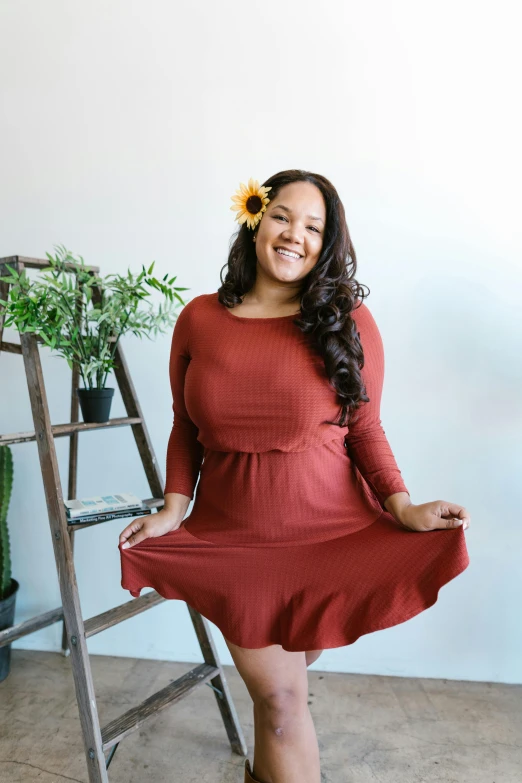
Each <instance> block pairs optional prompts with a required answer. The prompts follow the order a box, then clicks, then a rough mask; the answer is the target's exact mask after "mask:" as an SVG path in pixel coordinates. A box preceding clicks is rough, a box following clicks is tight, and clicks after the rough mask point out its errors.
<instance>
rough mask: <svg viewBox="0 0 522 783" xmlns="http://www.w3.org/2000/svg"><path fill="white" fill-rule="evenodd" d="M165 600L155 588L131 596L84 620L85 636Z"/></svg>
mask: <svg viewBox="0 0 522 783" xmlns="http://www.w3.org/2000/svg"><path fill="white" fill-rule="evenodd" d="M166 600H167V599H166V598H164V597H163V596H162V595H160V594H159V593H157V592H156V591H155V590H151V591H150V592H149V593H145V595H140V597H139V598H133V599H132V601H126V602H125V603H124V604H120V605H119V606H115V607H114V608H113V609H108V610H107V611H106V612H102V613H101V614H97V615H96V616H95V617H91V618H89V620H85V621H84V627H85V636H86V637H87V638H89V637H90V636H94V635H95V634H97V633H100V631H105V630H106V629H107V628H112V626H113V625H117V624H118V623H121V622H123V621H124V620H128V619H129V617H135V616H136V615H137V614H141V612H145V611H147V609H150V608H151V607H153V606H157V605H158V604H161V603H163V601H166Z"/></svg>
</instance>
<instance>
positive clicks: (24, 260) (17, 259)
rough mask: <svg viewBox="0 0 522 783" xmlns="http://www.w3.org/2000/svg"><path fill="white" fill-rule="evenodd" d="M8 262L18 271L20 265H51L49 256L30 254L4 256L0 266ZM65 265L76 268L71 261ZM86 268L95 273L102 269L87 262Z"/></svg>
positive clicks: (37, 267) (70, 268)
mask: <svg viewBox="0 0 522 783" xmlns="http://www.w3.org/2000/svg"><path fill="white" fill-rule="evenodd" d="M6 264H9V266H14V267H16V268H17V271H19V269H18V267H19V266H25V267H27V269H44V268H45V267H48V266H50V263H49V259H48V258H29V257H28V256H4V258H0V267H2V266H5V265H6ZM65 267H66V269H69V270H70V271H71V272H73V271H74V270H75V269H76V266H75V264H71V263H67V264H65ZM84 269H85V271H86V272H94V273H95V274H98V272H99V271H100V267H99V266H89V265H87V264H85V267H84ZM0 274H1V272H0Z"/></svg>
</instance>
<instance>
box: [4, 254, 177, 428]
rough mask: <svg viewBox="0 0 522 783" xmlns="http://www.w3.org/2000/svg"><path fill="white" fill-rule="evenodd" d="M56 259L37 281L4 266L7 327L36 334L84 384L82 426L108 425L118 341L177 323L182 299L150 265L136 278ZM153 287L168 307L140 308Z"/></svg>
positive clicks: (76, 260) (67, 257) (63, 256)
mask: <svg viewBox="0 0 522 783" xmlns="http://www.w3.org/2000/svg"><path fill="white" fill-rule="evenodd" d="M54 247H55V251H56V255H55V256H54V257H53V256H52V255H50V254H49V253H46V256H47V258H48V259H49V266H48V267H45V268H44V269H43V270H42V271H41V272H40V278H39V279H36V280H31V279H30V278H29V276H28V275H27V272H26V270H25V269H22V271H21V272H20V273H18V272H17V271H16V269H14V268H12V267H8V269H9V272H10V275H6V276H4V277H2V281H3V282H4V283H8V284H10V285H11V287H10V288H9V296H8V297H7V301H4V300H1V299H0V305H3V306H5V309H6V319H5V326H6V327H8V326H14V327H15V328H16V329H17V330H18V331H19V332H34V333H35V334H37V335H39V336H40V337H41V338H42V340H43V341H44V342H45V343H46V344H47V345H49V347H50V348H51V349H52V350H54V351H55V352H56V353H57V354H58V355H60V356H62V357H64V358H65V359H66V361H67V363H68V365H69V367H70V368H71V369H72V368H73V367H74V366H75V365H76V366H77V367H78V369H79V374H80V376H81V379H82V381H83V384H84V388H78V389H77V393H78V396H79V400H80V406H81V410H82V414H83V420H84V421H85V422H103V421H108V419H109V413H110V406H111V402H112V396H113V394H114V388H112V387H106V385H105V384H106V382H107V376H108V374H109V372H110V370H112V369H113V367H114V365H115V354H116V348H117V346H118V342H119V340H120V337H121V336H122V335H124V334H126V333H127V332H132V333H133V334H135V335H136V336H137V337H140V338H141V337H142V336H143V335H145V336H146V337H148V338H149V339H151V338H150V333H154V335H157V333H158V331H159V332H163V331H164V328H165V327H166V326H172V324H173V323H174V321H175V320H176V317H177V313H176V312H175V309H176V308H178V307H179V305H180V304H181V305H184V304H185V302H184V301H183V299H182V298H181V297H180V295H179V293H178V291H186V290H188V289H187V288H180V287H177V286H174V285H173V283H174V281H175V280H176V276H174V277H171V278H170V280H167V278H168V275H165V276H164V277H163V279H162V280H157V279H156V278H155V277H153V276H152V271H153V269H154V264H155V263H156V262H155V261H154V262H153V263H152V264H151V266H150V267H149V269H148V270H146V269H145V267H144V266H142V271H141V272H140V273H139V274H138V275H133V274H131V272H130V270H128V271H127V275H120V274H110V275H106V276H105V277H100V276H98V275H97V274H95V273H94V272H92V271H89V269H88V267H86V266H85V262H84V260H83V257H82V256H79V257H78V258H75V257H74V256H73V255H72V253H70V251H68V250H66V248H65V247H64V246H63V245H55V246H54ZM146 286H148V287H149V288H151V289H156V290H158V291H160V292H161V293H162V294H163V295H164V297H165V300H166V302H165V303H161V302H160V304H159V306H158V309H157V310H154V307H153V306H152V305H151V303H150V302H147V305H148V307H144V306H143V303H144V301H145V300H146V298H147V297H148V296H150V293H151V292H150V291H149V290H147V288H146Z"/></svg>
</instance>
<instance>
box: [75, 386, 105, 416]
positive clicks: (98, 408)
mask: <svg viewBox="0 0 522 783" xmlns="http://www.w3.org/2000/svg"><path fill="white" fill-rule="evenodd" d="M76 392H77V394H78V397H79V399H80V408H81V409H82V416H83V420H84V422H86V423H87V422H95V421H109V414H110V412H111V403H112V398H113V395H114V389H76Z"/></svg>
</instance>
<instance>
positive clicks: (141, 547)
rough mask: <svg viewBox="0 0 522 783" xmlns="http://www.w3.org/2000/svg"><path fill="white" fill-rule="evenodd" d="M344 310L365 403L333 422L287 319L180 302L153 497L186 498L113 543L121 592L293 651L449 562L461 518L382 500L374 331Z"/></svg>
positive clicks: (321, 376) (346, 636)
mask: <svg viewBox="0 0 522 783" xmlns="http://www.w3.org/2000/svg"><path fill="white" fill-rule="evenodd" d="M358 304H359V303H358ZM352 317H353V318H354V320H355V322H356V324H357V331H358V332H359V334H360V339H361V343H362V346H363V351H364V356H365V364H364V367H363V369H362V371H361V373H362V378H363V381H364V383H365V386H366V393H367V395H368V397H369V398H370V402H368V403H362V405H361V407H360V408H359V409H358V411H357V412H356V415H358V421H357V422H354V423H352V425H351V426H350V428H348V427H339V426H338V425H337V424H330V423H329V421H334V420H336V419H337V417H338V413H339V410H340V408H339V403H338V401H337V395H336V392H335V390H334V389H333V387H332V386H331V385H330V383H329V380H328V377H327V375H326V372H325V369H324V362H323V359H322V357H321V355H320V354H319V353H318V352H317V351H316V350H315V349H313V348H312V347H311V345H310V341H309V338H308V337H307V336H306V335H304V334H303V333H302V332H301V330H300V329H299V328H298V327H297V326H296V324H295V323H294V320H295V318H296V316H295V315H287V316H279V317H273V318H246V317H243V316H238V315H234V314H233V311H232V310H229V309H227V308H226V307H225V306H224V305H223V304H221V302H220V301H219V300H218V295H217V293H211V294H201V295H200V296H196V297H195V298H194V299H192V300H191V301H190V302H189V303H188V304H187V305H185V307H184V308H183V310H182V311H181V312H180V313H179V315H178V318H177V321H176V324H175V326H174V331H173V337H172V349H171V357H170V380H171V386H172V395H173V411H174V424H173V428H172V431H171V435H170V439H169V443H168V448H167V477H166V483H165V493H167V492H181V493H182V494H184V495H187V496H189V497H191V498H194V503H193V507H192V511H191V513H190V514H189V515H188V516H187V517H186V518H185V519H184V520H183V523H182V525H181V527H180V528H179V529H178V530H175V531H172V532H171V533H167V534H166V535H163V536H160V537H158V538H148V539H146V540H145V541H142V542H140V543H139V544H136V545H134V546H133V547H130V548H128V549H121V545H119V549H120V555H121V568H122V580H121V584H122V587H123V588H125V589H126V590H129V591H130V593H131V594H132V595H133V596H135V597H137V596H139V594H140V591H141V590H142V588H144V587H153V588H155V589H156V590H157V592H158V593H160V594H161V595H162V596H164V597H166V598H176V599H180V600H183V601H185V602H186V603H188V604H189V605H190V606H192V607H193V608H194V609H196V610H197V611H198V612H200V613H201V614H202V615H203V616H204V617H206V618H207V619H208V620H211V621H212V622H213V623H214V624H215V625H216V626H217V627H218V628H219V629H220V630H221V631H222V633H223V635H224V636H225V638H226V639H228V640H229V641H231V642H233V643H235V644H238V645H240V646H241V647H248V648H258V647H266V646H268V645H270V644H280V645H282V647H283V648H284V649H285V650H289V651H302V650H316V649H328V648H333V647H342V646H344V645H348V644H352V643H353V642H355V641H356V639H358V638H359V637H360V636H362V635H363V634H367V633H371V632H373V631H377V630H380V629H382V628H388V627H390V626H393V625H397V624H399V623H402V622H404V621H405V620H408V619H409V618H411V617H414V616H415V615H416V614H418V613H419V612H422V611H423V610H424V609H427V608H428V607H430V606H432V605H433V604H434V603H435V601H436V600H437V596H438V592H439V590H440V588H441V587H442V586H443V585H444V584H446V583H447V582H449V581H450V580H451V579H454V578H455V577H456V576H457V575H458V574H460V573H461V572H462V571H464V569H465V568H466V567H467V566H468V564H469V557H468V552H467V549H466V541H465V534H464V531H463V529H462V527H459V528H454V529H438V530H431V531H426V532H417V531H413V530H410V529H406V528H403V527H401V526H400V525H399V524H398V523H397V522H396V521H395V519H394V518H393V516H392V515H391V514H390V513H389V512H388V511H386V509H385V508H384V505H383V502H384V500H385V499H386V498H387V497H389V496H390V495H392V494H393V493H395V492H408V490H407V488H406V485H405V483H404V481H403V478H402V475H401V472H400V470H399V468H398V467H397V463H396V462H395V458H394V456H393V453H392V450H391V447H390V445H389V443H388V440H387V438H386V435H385V432H384V430H383V428H382V424H381V420H380V401H381V393H382V384H383V375H384V353H383V344H382V340H381V336H380V333H379V330H378V328H377V324H376V323H375V320H374V318H373V316H372V315H371V312H370V310H369V309H368V307H367V306H366V305H365V304H364V302H363V303H361V304H360V306H359V307H357V309H355V310H354V311H353V313H352ZM198 476H199V482H198ZM196 483H197V487H196ZM194 490H196V491H195V495H194Z"/></svg>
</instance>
